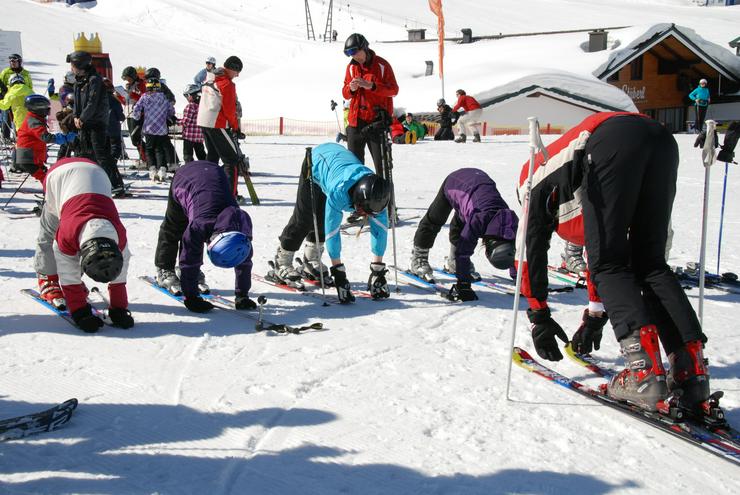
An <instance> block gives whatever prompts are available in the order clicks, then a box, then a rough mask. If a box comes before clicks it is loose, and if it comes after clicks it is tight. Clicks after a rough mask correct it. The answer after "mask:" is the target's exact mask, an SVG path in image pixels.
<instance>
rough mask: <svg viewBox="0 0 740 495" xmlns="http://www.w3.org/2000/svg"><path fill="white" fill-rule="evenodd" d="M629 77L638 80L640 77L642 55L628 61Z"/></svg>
mask: <svg viewBox="0 0 740 495" xmlns="http://www.w3.org/2000/svg"><path fill="white" fill-rule="evenodd" d="M630 79H631V80H633V81H639V80H640V79H642V57H639V58H637V59H635V60H633V61H632V63H630Z"/></svg>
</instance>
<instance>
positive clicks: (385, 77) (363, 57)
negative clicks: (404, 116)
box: [342, 33, 398, 177]
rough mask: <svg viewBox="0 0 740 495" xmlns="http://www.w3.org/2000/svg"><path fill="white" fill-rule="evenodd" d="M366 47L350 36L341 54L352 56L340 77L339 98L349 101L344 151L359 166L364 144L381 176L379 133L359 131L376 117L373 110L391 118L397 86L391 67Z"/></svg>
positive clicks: (360, 38)
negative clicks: (342, 84) (377, 109)
mask: <svg viewBox="0 0 740 495" xmlns="http://www.w3.org/2000/svg"><path fill="white" fill-rule="evenodd" d="M369 46H370V44H369V43H368V41H367V40H366V39H365V37H364V36H363V35H361V34H359V33H353V34H351V35H350V36H349V38H347V41H345V43H344V54H345V55H347V56H348V57H352V60H351V61H350V62H349V64H347V70H346V71H345V74H344V87H342V96H343V97H344V99H345V100H349V115H348V118H347V123H348V126H347V148H348V149H349V150H350V151H351V152H352V153H354V154H355V156H356V157H357V158H358V160H360V162H361V163H365V145H367V147H368V148H369V150H370V155H372V157H373V164H374V165H375V173H376V174H377V175H378V176H380V177H384V176H385V175H384V173H383V163H382V157H381V153H380V142H381V139H382V137H383V136H382V134H381V133H379V132H368V131H370V129H367V131H365V132H363V130H364V129H365V128H366V127H367V126H368V125H370V124H372V122H373V121H374V120H376V118H377V117H378V114H377V111H376V108H375V107H380V108H382V109H383V110H385V111H386V112H388V115H391V116H392V115H393V97H394V96H396V95H397V94H398V84H397V83H396V76H395V75H394V74H393V68H392V67H391V64H389V63H388V62H387V61H386V60H385V59H383V58H381V57H379V56H378V55H376V54H375V52H374V51H373V50H370V48H369Z"/></svg>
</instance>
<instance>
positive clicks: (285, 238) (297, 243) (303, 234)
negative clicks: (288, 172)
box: [279, 158, 326, 251]
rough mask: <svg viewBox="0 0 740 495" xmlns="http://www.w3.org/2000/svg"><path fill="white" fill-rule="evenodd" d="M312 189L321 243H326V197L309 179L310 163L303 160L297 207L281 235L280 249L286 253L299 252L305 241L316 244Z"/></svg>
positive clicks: (296, 198)
mask: <svg viewBox="0 0 740 495" xmlns="http://www.w3.org/2000/svg"><path fill="white" fill-rule="evenodd" d="M311 188H313V199H314V204H315V208H316V224H317V226H318V229H319V242H324V209H325V207H326V196H325V195H324V192H323V191H322V190H321V188H320V187H319V185H318V184H316V183H315V182H313V181H312V180H310V179H309V177H308V162H307V161H306V159H305V158H304V159H303V165H302V166H301V175H300V177H299V178H298V192H297V194H296V197H295V207H294V208H293V215H291V217H290V220H288V224H287V225H286V226H285V228H284V229H283V233H282V234H280V237H279V239H280V247H282V248H283V249H284V250H286V251H298V250H299V249H300V247H301V245H302V244H303V240H304V239H305V240H307V241H309V242H316V237H315V234H314V230H313V212H314V210H313V207H312V206H311Z"/></svg>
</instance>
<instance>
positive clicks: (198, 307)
mask: <svg viewBox="0 0 740 495" xmlns="http://www.w3.org/2000/svg"><path fill="white" fill-rule="evenodd" d="M184 303H185V307H186V308H188V309H189V310H190V311H192V312H193V313H208V312H209V311H210V310H212V309H213V304H211V303H209V302H208V301H206V300H205V299H203V298H202V297H200V296H195V297H186V298H185V301H184Z"/></svg>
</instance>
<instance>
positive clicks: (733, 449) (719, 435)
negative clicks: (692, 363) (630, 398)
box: [512, 345, 740, 465]
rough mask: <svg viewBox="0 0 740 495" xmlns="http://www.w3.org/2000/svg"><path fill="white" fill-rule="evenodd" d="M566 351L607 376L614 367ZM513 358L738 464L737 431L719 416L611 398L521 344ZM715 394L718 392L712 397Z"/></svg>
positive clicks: (739, 442) (556, 381)
mask: <svg viewBox="0 0 740 495" xmlns="http://www.w3.org/2000/svg"><path fill="white" fill-rule="evenodd" d="M566 354H567V355H568V356H569V357H570V358H571V359H573V360H574V361H575V362H576V363H578V364H580V365H581V366H583V367H585V368H586V369H589V370H590V371H592V372H594V373H595V374H597V375H599V376H601V377H605V378H608V377H610V376H612V375H613V374H614V373H615V371H613V370H611V369H609V368H607V367H605V366H603V365H602V364H601V363H600V362H599V361H598V360H597V359H595V358H593V357H592V356H589V355H581V354H576V353H575V352H573V350H572V349H570V345H569V346H568V348H566ZM512 359H513V361H514V363H515V364H517V365H518V366H520V367H521V368H524V369H525V370H527V371H529V372H531V373H534V374H536V375H538V376H540V377H542V378H544V379H546V380H548V381H550V382H551V383H554V384H556V385H560V386H561V387H563V388H566V389H568V390H570V391H572V392H575V393H577V394H578V395H580V396H582V397H585V398H587V399H590V400H593V401H595V402H597V403H599V404H601V405H604V406H606V407H609V408H610V409H614V410H617V411H619V412H621V413H624V414H627V415H629V416H631V417H633V418H635V419H637V420H639V421H641V422H643V423H645V424H648V425H650V426H652V427H654V428H657V429H659V430H662V431H664V432H666V433H669V434H671V435H673V436H674V437H676V438H680V439H681V440H684V441H686V442H688V443H691V444H693V445H695V446H697V447H699V448H701V449H702V450H705V451H707V452H710V453H712V454H714V455H717V456H719V457H721V458H723V459H725V460H727V461H730V462H732V463H733V464H736V465H740V432H738V431H737V430H735V429H734V428H732V427H731V426H730V425H729V424H727V423H726V422H725V421H723V420H721V419H719V420H708V421H707V422H704V421H698V420H696V419H694V418H691V417H682V416H683V415H682V414H681V412H680V411H676V412H677V413H675V414H673V415H672V416H671V415H669V414H664V413H661V412H651V411H646V410H644V409H642V408H640V407H638V406H635V405H632V404H629V403H626V402H621V401H618V400H615V399H612V398H610V397H609V396H607V395H606V394H604V393H602V392H601V391H600V390H598V389H595V388H592V387H589V386H588V385H585V384H583V383H581V382H579V381H577V380H574V379H573V378H570V377H567V376H565V375H562V374H560V373H558V372H557V371H555V370H553V369H551V368H548V367H547V366H545V365H544V364H542V363H541V362H539V361H537V360H536V359H534V358H533V357H532V356H531V355H530V354H529V353H528V352H527V351H525V350H524V349H522V348H520V347H514V349H513V351H512ZM718 394H719V393H718ZM720 395H721V394H720ZM716 396H717V394H715V396H713V397H716ZM717 398H718V397H717Z"/></svg>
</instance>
